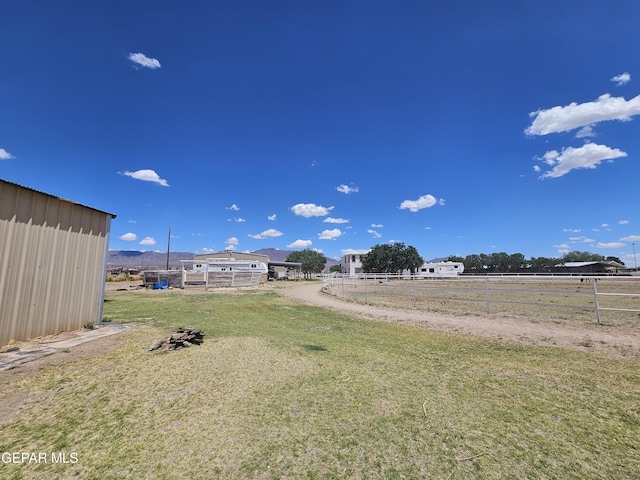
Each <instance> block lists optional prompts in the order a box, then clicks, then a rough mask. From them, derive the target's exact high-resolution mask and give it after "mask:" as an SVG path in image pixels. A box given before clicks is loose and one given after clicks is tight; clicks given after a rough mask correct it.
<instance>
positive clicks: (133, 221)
mask: <svg viewBox="0 0 640 480" xmlns="http://www.w3.org/2000/svg"><path fill="white" fill-rule="evenodd" d="M129 223H138V222H136V221H135V220H129Z"/></svg>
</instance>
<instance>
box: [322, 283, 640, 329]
mask: <svg viewBox="0 0 640 480" xmlns="http://www.w3.org/2000/svg"><path fill="white" fill-rule="evenodd" d="M323 290H324V291H325V292H326V293H330V294H333V295H336V296H339V297H341V298H344V299H347V300H352V301H356V302H362V303H367V304H372V305H384V306H398V307H403V308H416V309H422V310H428V311H432V312H443V313H452V314H456V315H479V314H490V315H507V316H526V317H527V318H529V319H533V320H540V321H543V320H551V321H572V322H587V323H606V324H611V325H625V326H639V327H640V278H638V277H572V276H528V277H525V276H484V277H473V276H470V277H462V276H461V277H450V278H437V279H424V278H417V277H408V276H404V277H403V276H400V275H387V274H384V275H380V274H378V275H375V274H368V275H361V276H358V277H348V276H328V277H326V278H325V279H324V285H323Z"/></svg>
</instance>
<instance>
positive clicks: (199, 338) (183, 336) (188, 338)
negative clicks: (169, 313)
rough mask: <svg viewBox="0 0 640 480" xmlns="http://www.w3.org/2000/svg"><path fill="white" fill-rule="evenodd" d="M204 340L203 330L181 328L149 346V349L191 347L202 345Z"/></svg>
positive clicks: (165, 349) (151, 350)
mask: <svg viewBox="0 0 640 480" xmlns="http://www.w3.org/2000/svg"><path fill="white" fill-rule="evenodd" d="M202 342H204V333H203V332H202V330H195V329H193V328H179V329H178V330H176V331H175V332H173V333H172V334H171V335H169V336H168V337H165V338H163V339H162V340H160V341H159V342H157V343H154V344H153V345H151V346H150V347H149V351H150V352H153V351H154V350H158V349H160V348H162V350H163V351H167V350H179V349H181V348H187V347H190V346H191V345H200V344H201V343H202Z"/></svg>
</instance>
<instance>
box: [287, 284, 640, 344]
mask: <svg viewBox="0 0 640 480" xmlns="http://www.w3.org/2000/svg"><path fill="white" fill-rule="evenodd" d="M280 291H281V292H282V293H283V294H284V295H286V296H288V297H291V298H294V299H296V300H299V301H301V302H304V303H307V304H311V305H316V306H319V307H325V308H332V309H336V310H339V311H341V312H346V313H351V314H355V315H358V316H360V317H364V318H368V319H373V320H381V321H385V322H394V323H402V324H405V325H414V326H419V327H424V328H433V329H436V330H446V331H452V332H458V333H462V334H469V335H478V336H483V337H491V338H499V339H503V340H509V341H514V342H519V343H522V344H525V345H540V346H549V347H559V348H566V349H570V350H579V351H588V352H600V353H607V354H611V355H618V356H640V331H639V330H634V329H630V328H625V327H617V326H616V327H613V326H604V325H596V324H593V325H585V324H576V325H571V324H557V323H549V322H537V323H534V322H531V321H528V320H526V319H523V318H508V317H498V316H495V317H493V316H487V317H483V316H468V315H465V316H455V315H443V314H440V313H431V312H423V311H418V310H406V309H398V308H393V309H391V308H384V307H378V306H372V305H363V304H358V303H353V302H349V301H344V300H340V299H339V298H336V297H334V296H332V295H328V294H325V293H322V292H321V286H320V284H318V283H313V284H308V283H296V284H294V285H292V286H287V287H286V288H283V289H281V290H280Z"/></svg>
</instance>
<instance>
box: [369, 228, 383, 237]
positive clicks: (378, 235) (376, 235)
mask: <svg viewBox="0 0 640 480" xmlns="http://www.w3.org/2000/svg"><path fill="white" fill-rule="evenodd" d="M367 233H370V234H371V236H372V237H373V238H380V237H382V234H381V233H378V232H376V231H375V230H372V229H369V230H367Z"/></svg>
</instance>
